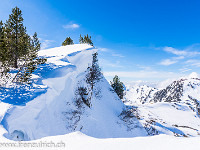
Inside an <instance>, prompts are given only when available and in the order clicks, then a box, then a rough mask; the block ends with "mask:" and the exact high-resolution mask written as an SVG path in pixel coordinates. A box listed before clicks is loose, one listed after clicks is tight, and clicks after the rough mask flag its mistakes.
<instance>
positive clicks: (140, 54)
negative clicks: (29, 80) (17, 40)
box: [0, 0, 200, 81]
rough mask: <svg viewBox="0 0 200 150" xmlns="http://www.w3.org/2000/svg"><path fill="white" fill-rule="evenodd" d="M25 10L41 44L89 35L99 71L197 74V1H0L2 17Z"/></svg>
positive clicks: (132, 75) (130, 75)
mask: <svg viewBox="0 0 200 150" xmlns="http://www.w3.org/2000/svg"><path fill="white" fill-rule="evenodd" d="M15 6H18V7H19V8H20V9H21V10H22V11H23V17H24V24H25V26H26V27H27V30H28V32H29V34H33V33H34V32H35V31H36V32H37V33H38V35H39V38H40V41H41V42H42V48H51V47H56V46H60V45H61V43H62V41H63V40H64V39H65V38H66V37H67V36H70V37H72V39H73V40H74V42H75V43H78V38H79V35H80V34H82V35H84V34H87V33H88V34H89V35H91V36H92V39H93V41H94V46H95V47H97V48H99V50H100V52H99V59H100V65H101V66H102V71H103V73H104V75H105V76H106V77H107V79H109V80H110V79H111V78H112V77H113V76H114V75H115V74H117V75H119V77H120V78H121V80H122V81H136V80H145V81H160V80H164V79H167V78H176V77H179V76H183V75H186V74H189V73H191V72H197V73H200V71H199V70H200V9H199V7H200V1H199V0H151V1H149V0H124V1H116V0H115V1H114V0H110V1H108V0H106V1H105V0H101V1H98V0H97V1H93V0H87V1H81V0H70V1H68V0H56V1H55V0H0V19H1V20H3V21H4V22H5V20H6V19H8V15H9V14H10V13H11V9H12V8H13V7H15Z"/></svg>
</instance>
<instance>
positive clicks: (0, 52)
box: [0, 21, 10, 75]
mask: <svg viewBox="0 0 200 150" xmlns="http://www.w3.org/2000/svg"><path fill="white" fill-rule="evenodd" d="M9 57H10V56H9V53H8V51H7V48H6V42H5V32H4V26H3V22H2V21H0V62H1V65H0V70H1V75H6V74H7V72H9V71H10V70H9V68H8V67H6V66H7V62H8V58H9Z"/></svg>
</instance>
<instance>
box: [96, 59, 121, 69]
mask: <svg viewBox="0 0 200 150" xmlns="http://www.w3.org/2000/svg"><path fill="white" fill-rule="evenodd" d="M99 63H100V64H101V65H102V66H103V67H112V68H122V67H123V66H122V65H121V62H120V61H119V60H118V61H115V62H111V61H108V60H106V59H103V58H101V59H99Z"/></svg>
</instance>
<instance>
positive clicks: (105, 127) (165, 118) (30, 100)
mask: <svg viewBox="0 0 200 150" xmlns="http://www.w3.org/2000/svg"><path fill="white" fill-rule="evenodd" d="M95 52H97V49H96V48H95V47H92V46H90V45H87V44H75V45H69V46H61V47H56V48H51V49H47V50H41V51H39V56H41V57H45V58H47V64H45V65H41V66H40V67H39V68H38V69H37V71H35V72H34V75H33V78H32V80H33V81H34V83H33V84H32V86H31V87H27V86H25V87H16V88H15V89H9V88H5V89H3V91H0V93H1V98H2V100H1V101H0V149H1V147H3V149H13V147H11V146H8V145H7V146H5V144H6V143H14V144H16V143H17V144H19V142H18V141H21V143H23V144H25V143H34V142H36V143H40V142H41V141H42V142H51V141H52V142H54V143H55V142H60V141H62V142H64V145H65V147H57V148H55V147H53V148H52V149H69V150H90V149H91V150H94V149H95V150H112V149H114V150H118V149H127V150H128V149H131V150H132V149H140V150H147V149H148V150H149V149H153V150H158V149H159V150H160V149H163V150H165V149H166V150H169V149H172V150H173V149H176V150H179V149H180V150H188V149H192V150H195V149H199V147H200V142H199V141H200V137H199V135H200V132H199V130H200V119H199V116H198V111H197V110H198V102H199V93H200V89H199V87H200V86H199V85H200V84H199V81H200V80H199V79H198V77H197V76H196V75H195V73H193V74H192V75H191V76H190V77H188V78H187V79H184V80H180V81H178V82H175V83H173V84H172V85H170V87H169V88H167V90H165V89H156V88H153V87H150V86H147V85H141V86H139V85H137V87H136V86H127V87H126V88H127V91H126V96H125V99H124V101H125V104H124V103H123V102H122V100H120V99H119V98H118V96H117V95H116V93H115V92H114V91H113V89H112V88H111V86H110V85H109V83H108V81H107V80H106V79H105V78H104V77H103V75H102V78H101V79H100V81H98V82H97V83H96V84H95V86H94V89H93V94H92V95H90V96H91V103H90V107H89V106H87V105H86V104H85V103H83V102H81V103H79V102H80V101H78V100H80V96H79V95H78V94H77V89H78V88H79V87H84V88H86V89H87V90H90V87H89V85H88V84H87V83H86V74H87V69H88V67H89V66H90V65H91V64H92V54H93V53H95ZM194 76H195V77H194ZM181 87H182V88H181ZM177 89H183V91H182V90H177ZM162 90H164V91H162ZM10 91H12V92H11V93H9V92H10ZM171 95H172V96H173V98H172V99H171V97H170V96H171ZM188 95H189V96H188ZM173 100H174V101H173ZM16 101H17V102H16ZM175 136H179V137H175ZM194 136H196V137H194ZM186 137H188V138H186ZM15 149H26V150H27V149H35V147H31V146H30V145H29V146H26V147H24V148H23V146H22V147H17V146H15ZM37 149H49V147H48V146H47V147H37Z"/></svg>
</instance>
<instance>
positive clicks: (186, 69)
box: [179, 67, 192, 72]
mask: <svg viewBox="0 0 200 150" xmlns="http://www.w3.org/2000/svg"><path fill="white" fill-rule="evenodd" d="M179 70H180V71H181V72H187V71H190V70H192V69H190V68H187V67H184V68H181V69H179Z"/></svg>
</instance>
